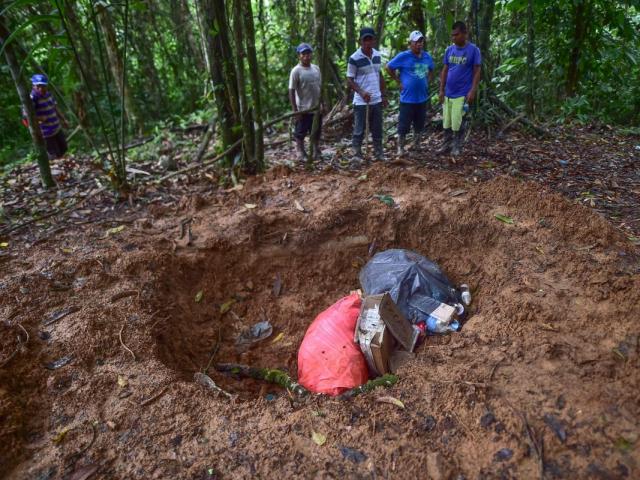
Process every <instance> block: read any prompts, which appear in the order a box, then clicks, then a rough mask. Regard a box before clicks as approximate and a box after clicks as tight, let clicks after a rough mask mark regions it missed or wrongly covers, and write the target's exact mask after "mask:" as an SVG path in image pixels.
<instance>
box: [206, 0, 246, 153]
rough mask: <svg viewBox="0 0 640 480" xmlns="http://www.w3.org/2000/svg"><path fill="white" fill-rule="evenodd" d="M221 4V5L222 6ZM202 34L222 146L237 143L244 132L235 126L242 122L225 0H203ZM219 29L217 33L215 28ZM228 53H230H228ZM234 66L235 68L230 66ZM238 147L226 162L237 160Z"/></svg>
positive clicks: (225, 148) (223, 148) (226, 146)
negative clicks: (239, 131) (235, 154)
mask: <svg viewBox="0 0 640 480" xmlns="http://www.w3.org/2000/svg"><path fill="white" fill-rule="evenodd" d="M220 4H222V5H221V7H220ZM199 7H200V8H199V11H200V22H201V25H200V34H201V36H202V41H203V44H204V53H205V60H206V62H207V64H208V65H209V73H210V75H211V83H212V86H213V94H214V96H215V100H216V109H217V111H218V119H219V122H220V123H219V131H220V135H219V138H221V140H222V150H227V149H228V148H229V147H230V146H231V145H233V144H234V143H236V141H237V140H238V139H239V138H240V135H239V134H238V132H237V129H236V128H235V127H236V125H238V124H239V121H238V116H237V114H236V112H237V110H238V106H237V101H238V97H237V94H236V93H235V92H236V77H235V71H234V70H233V65H232V64H231V63H230V62H231V61H232V59H231V55H230V53H229V52H230V50H231V47H230V45H229V25H228V23H227V17H226V11H225V9H224V2H223V1H220V0H199ZM214 31H215V33H216V34H215V35H212V32H214ZM225 55H228V56H225ZM229 67H231V68H229ZM233 157H234V151H233V150H231V151H230V152H229V153H228V154H227V155H226V157H225V164H226V166H231V165H232V164H233Z"/></svg>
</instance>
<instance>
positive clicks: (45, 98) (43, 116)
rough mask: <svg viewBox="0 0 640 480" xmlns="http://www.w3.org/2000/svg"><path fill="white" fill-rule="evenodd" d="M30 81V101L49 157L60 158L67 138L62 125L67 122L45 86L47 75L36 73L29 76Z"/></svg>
mask: <svg viewBox="0 0 640 480" xmlns="http://www.w3.org/2000/svg"><path fill="white" fill-rule="evenodd" d="M31 83H32V85H33V89H32V90H31V95H30V96H31V101H32V102H33V108H34V110H35V113H36V118H37V120H38V124H39V125H40V131H41V132H42V136H43V137H44V141H45V144H46V146H47V153H48V154H49V159H50V160H53V159H54V158H60V157H62V156H63V155H64V154H65V153H66V152H67V140H66V138H65V135H64V131H63V130H62V125H64V127H65V128H68V127H69V123H68V122H67V119H66V118H64V115H62V112H60V110H59V109H58V105H57V103H56V100H55V98H53V95H52V94H51V92H49V89H48V88H47V85H48V83H49V80H48V79H47V76H46V75H40V74H36V75H34V76H32V77H31ZM61 124H62V125H61Z"/></svg>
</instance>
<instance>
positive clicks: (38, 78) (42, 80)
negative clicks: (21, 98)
mask: <svg viewBox="0 0 640 480" xmlns="http://www.w3.org/2000/svg"><path fill="white" fill-rule="evenodd" d="M31 83H32V84H33V85H47V84H48V83H49V79H48V78H47V76H46V75H41V74H39V73H36V74H35V75H34V76H32V77H31Z"/></svg>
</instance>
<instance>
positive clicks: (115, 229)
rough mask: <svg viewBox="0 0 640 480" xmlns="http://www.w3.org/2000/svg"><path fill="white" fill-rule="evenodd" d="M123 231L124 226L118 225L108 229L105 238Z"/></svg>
mask: <svg viewBox="0 0 640 480" xmlns="http://www.w3.org/2000/svg"><path fill="white" fill-rule="evenodd" d="M123 230H124V225H120V226H119V227H113V228H110V229H109V230H107V236H109V235H115V234H116V233H120V232H121V231H123Z"/></svg>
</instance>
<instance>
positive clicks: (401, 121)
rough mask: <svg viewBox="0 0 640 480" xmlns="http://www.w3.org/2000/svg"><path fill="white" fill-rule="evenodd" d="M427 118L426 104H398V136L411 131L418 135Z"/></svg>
mask: <svg viewBox="0 0 640 480" xmlns="http://www.w3.org/2000/svg"><path fill="white" fill-rule="evenodd" d="M426 118H427V102H424V103H402V102H400V116H399V118H398V135H406V134H407V133H409V131H410V130H411V125H413V132H414V133H420V132H422V130H423V129H424V122H425V120H426Z"/></svg>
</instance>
